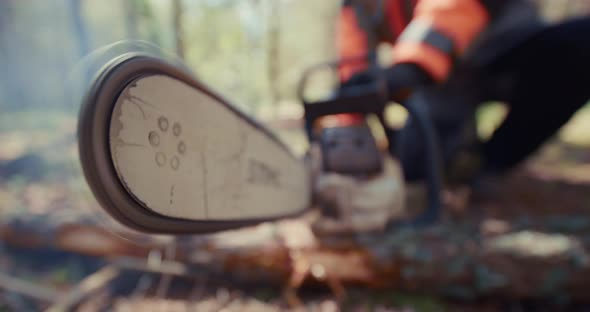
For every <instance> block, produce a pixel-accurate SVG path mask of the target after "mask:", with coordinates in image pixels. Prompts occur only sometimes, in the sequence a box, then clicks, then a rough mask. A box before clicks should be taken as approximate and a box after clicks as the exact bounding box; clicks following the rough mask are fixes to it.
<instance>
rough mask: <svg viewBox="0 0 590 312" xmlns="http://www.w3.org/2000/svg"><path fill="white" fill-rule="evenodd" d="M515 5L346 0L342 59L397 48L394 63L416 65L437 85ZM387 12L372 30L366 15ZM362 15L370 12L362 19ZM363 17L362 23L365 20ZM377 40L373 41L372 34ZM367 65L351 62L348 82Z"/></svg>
mask: <svg viewBox="0 0 590 312" xmlns="http://www.w3.org/2000/svg"><path fill="white" fill-rule="evenodd" d="M509 2H510V0H345V1H344V4H343V7H342V10H341V11H340V15H339V19H338V25H337V41H338V51H339V56H340V58H341V59H354V58H358V57H362V56H364V55H367V54H368V52H369V51H371V50H372V49H374V48H375V47H376V44H378V43H381V42H389V43H392V44H394V45H393V51H392V52H393V62H394V64H395V63H408V62H410V63H415V64H417V65H418V66H420V67H421V68H422V69H424V70H425V71H426V72H427V73H429V74H430V76H431V77H432V78H433V79H434V80H436V81H444V80H446V78H447V76H448V75H449V72H450V71H451V68H452V66H453V62H454V60H456V59H457V58H459V57H461V56H462V55H463V54H464V53H465V51H466V50H467V48H468V47H469V46H470V44H471V43H472V42H473V41H474V40H475V39H476V38H477V36H478V35H479V34H480V33H481V32H482V31H483V30H484V29H485V28H486V26H487V25H488V24H489V23H490V21H491V20H493V19H494V17H495V15H497V14H498V12H500V11H501V10H503V9H504V6H505V5H507V4H508V3H509ZM378 10H382V11H381V12H380V13H381V14H382V18H381V22H380V23H378V24H377V25H371V26H369V28H370V29H368V27H367V26H366V25H367V24H368V23H367V18H366V16H371V15H374V14H376V13H379V11H378ZM360 12H366V13H368V14H367V15H365V17H360V15H359V14H360ZM359 17H360V18H359ZM370 31H373V33H372V34H371V35H376V39H377V41H376V42H370V41H372V40H370V37H369V36H368V32H370ZM367 66H368V64H367V61H366V60H365V61H359V62H353V63H345V64H343V65H342V66H341V68H340V78H341V79H342V80H347V79H348V78H350V77H351V76H352V75H353V74H355V73H357V72H359V71H361V70H364V69H366V68H367Z"/></svg>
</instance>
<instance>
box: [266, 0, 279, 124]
mask: <svg viewBox="0 0 590 312" xmlns="http://www.w3.org/2000/svg"><path fill="white" fill-rule="evenodd" d="M268 5H269V12H268V43H267V61H266V62H267V68H268V71H267V76H268V86H269V93H270V102H271V104H272V105H273V106H274V107H275V109H273V114H275V115H276V106H277V105H279V102H280V100H281V93H280V86H279V84H280V79H281V77H280V71H281V55H280V47H281V2H280V1H276V0H269V1H268Z"/></svg>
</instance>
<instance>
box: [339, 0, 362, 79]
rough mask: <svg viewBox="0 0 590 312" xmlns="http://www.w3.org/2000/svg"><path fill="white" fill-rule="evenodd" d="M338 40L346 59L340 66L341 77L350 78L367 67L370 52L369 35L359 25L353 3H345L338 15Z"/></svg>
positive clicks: (342, 57) (341, 53) (341, 57)
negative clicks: (366, 57) (367, 56)
mask: <svg viewBox="0 0 590 312" xmlns="http://www.w3.org/2000/svg"><path fill="white" fill-rule="evenodd" d="M336 41H337V46H338V55H339V57H340V59H342V60H352V59H355V61H354V62H350V61H346V62H345V63H344V64H342V65H341V66H340V68H339V73H340V79H341V80H342V81H345V80H348V79H349V78H350V77H351V76H352V75H354V74H355V73H357V72H360V71H362V70H364V69H366V68H367V66H368V64H367V61H366V59H365V56H366V55H367V53H368V52H369V47H368V42H367V35H366V33H365V31H364V30H363V29H362V28H361V26H360V25H359V22H358V20H357V16H356V13H355V10H354V8H353V7H352V6H351V5H344V6H343V7H342V9H341V10H340V14H339V16H338V24H337V25H336Z"/></svg>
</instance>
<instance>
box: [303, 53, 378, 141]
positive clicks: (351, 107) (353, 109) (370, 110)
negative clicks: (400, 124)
mask: <svg viewBox="0 0 590 312" xmlns="http://www.w3.org/2000/svg"><path fill="white" fill-rule="evenodd" d="M361 61H366V59H365V58H351V59H345V60H341V61H335V62H327V63H322V64H319V65H316V66H313V67H310V68H309V69H307V70H306V71H304V73H303V75H302V77H301V79H300V80H299V84H298V86H297V97H298V98H299V101H300V102H301V103H302V104H303V108H304V112H305V130H306V132H307V136H308V139H309V140H310V141H311V140H313V137H312V132H313V129H312V128H313V124H314V122H315V121H316V120H317V119H319V118H321V117H324V116H328V115H336V114H350V113H356V114H362V115H369V114H375V115H377V116H378V117H379V118H380V119H381V117H382V115H383V111H384V110H385V106H386V105H387V102H388V94H387V85H386V83H385V81H384V80H383V79H380V73H379V69H378V68H374V71H373V72H374V74H375V81H374V82H370V83H367V84H363V85H355V86H349V87H346V88H343V89H340V90H338V91H337V94H334V95H332V96H331V97H328V98H324V99H321V100H311V99H309V98H308V97H307V96H306V91H307V87H308V84H309V79H310V77H312V76H313V75H314V74H316V73H317V72H320V71H322V70H326V69H328V70H331V71H332V72H333V73H334V75H335V76H337V74H338V69H339V68H340V66H342V65H343V64H346V63H358V62H361ZM383 126H385V124H383Z"/></svg>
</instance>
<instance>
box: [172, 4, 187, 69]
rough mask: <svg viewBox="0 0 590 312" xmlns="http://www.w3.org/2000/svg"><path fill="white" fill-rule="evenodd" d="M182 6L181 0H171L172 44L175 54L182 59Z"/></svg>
mask: <svg viewBox="0 0 590 312" xmlns="http://www.w3.org/2000/svg"><path fill="white" fill-rule="evenodd" d="M183 11H184V10H183V6H182V0H173V1H172V14H173V16H172V21H173V24H174V26H173V27H174V46H175V50H176V55H177V56H178V57H180V58H181V59H184V29H183V23H182V22H183Z"/></svg>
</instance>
